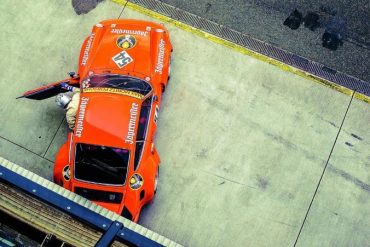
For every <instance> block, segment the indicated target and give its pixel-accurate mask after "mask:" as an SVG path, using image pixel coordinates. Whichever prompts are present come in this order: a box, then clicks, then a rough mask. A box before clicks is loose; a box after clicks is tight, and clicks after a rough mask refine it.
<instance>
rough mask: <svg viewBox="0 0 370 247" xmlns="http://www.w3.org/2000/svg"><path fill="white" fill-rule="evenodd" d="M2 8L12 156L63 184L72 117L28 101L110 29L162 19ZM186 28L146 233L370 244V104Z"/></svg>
mask: <svg viewBox="0 0 370 247" xmlns="http://www.w3.org/2000/svg"><path fill="white" fill-rule="evenodd" d="M1 8H3V9H2V12H3V13H4V15H2V16H1V17H0V23H2V26H1V31H2V33H3V34H5V35H2V36H1V37H0V41H1V43H2V44H3V46H2V47H1V49H0V54H2V56H3V59H2V60H1V61H0V68H1V70H2V71H3V72H4V73H3V76H2V79H1V83H0V95H1V97H0V113H1V116H2V118H1V119H0V155H1V156H3V157H4V158H6V159H8V160H10V161H13V162H15V163H17V164H19V165H22V166H24V167H26V168H27V169H30V170H32V171H33V172H36V173H38V174H40V175H42V176H44V177H46V178H48V179H51V175H52V165H53V159H54V155H55V153H56V151H57V150H58V148H59V147H60V145H61V144H62V143H63V142H64V141H65V137H66V132H67V126H66V123H65V121H64V115H63V112H62V111H60V110H58V108H57V107H56V105H55V103H54V99H49V100H46V101H42V102H35V101H28V100H24V99H23V100H15V97H17V96H19V95H20V94H21V93H22V92H23V91H25V90H28V89H31V88H34V87H36V86H39V85H40V84H41V82H42V81H46V82H52V81H55V80H59V79H62V78H64V77H65V76H66V73H65V72H67V71H71V70H73V69H74V68H76V65H77V58H78V54H79V52H80V51H79V48H80V46H81V43H82V41H83V39H84V38H85V37H86V36H87V35H88V34H89V32H90V30H91V27H92V26H93V25H94V24H96V23H98V22H99V21H100V20H102V19H108V18H116V17H118V16H120V15H121V17H122V18H139V19H150V17H148V16H146V15H143V14H140V13H138V12H137V11H136V10H135V9H134V8H127V9H126V10H125V11H123V12H122V6H119V5H117V4H114V3H112V2H110V1H104V2H102V3H101V4H99V5H98V6H97V7H96V8H95V9H94V10H92V11H90V12H89V13H87V14H85V15H76V13H75V11H74V9H73V8H72V6H71V5H66V4H65V3H61V2H58V1H54V2H50V1H46V0H44V1H41V0H40V1H38V2H32V3H31V2H29V1H23V2H14V1H10V0H9V1H5V2H4V3H3V4H2V6H1ZM9 23H13V25H8V24H9ZM174 24H175V23H172V24H170V23H165V25H166V26H167V27H168V28H169V30H170V34H171V38H172V42H173V46H174V59H173V67H172V72H173V74H172V79H171V80H172V81H171V84H170V85H169V87H168V89H167V90H166V95H165V96H164V101H163V104H162V106H161V110H160V116H159V126H158V134H157V139H156V146H157V149H158V152H159V154H160V156H161V159H162V163H161V174H160V181H159V191H158V193H157V196H156V199H155V201H154V203H153V204H151V205H149V206H148V207H146V208H145V210H144V211H143V214H142V216H141V219H140V223H141V224H143V225H144V226H146V227H148V228H150V229H152V230H154V231H156V232H159V233H160V234H163V235H165V236H167V237H169V238H171V239H173V240H174V241H176V242H179V243H181V244H183V245H186V246H230V245H233V246H293V245H297V246H368V245H369V244H370V238H369V234H368V229H369V226H370V218H369V217H370V208H369V203H370V185H369V184H370V175H369V172H368V169H369V167H370V158H369V157H370V151H369V150H370V142H369V140H370V134H369V131H368V129H369V128H368V123H369V122H370V113H369V108H370V105H369V104H367V103H365V102H363V101H360V100H357V99H356V98H354V97H352V96H353V92H352V94H350V96H348V95H345V94H342V93H340V92H338V91H335V90H332V89H330V88H327V87H324V86H323V85H321V84H318V83H316V82H315V81H312V80H308V79H306V78H302V77H300V76H298V75H295V74H292V73H289V72H286V71H283V70H281V69H279V68H278V67H275V66H273V65H270V64H267V63H265V62H263V61H259V60H257V59H255V58H253V57H249V56H246V55H244V54H241V53H238V52H235V51H233V50H230V49H228V48H226V47H224V46H222V45H219V44H216V43H213V42H211V41H209V40H207V39H204V38H200V37H198V36H195V35H194V34H192V33H189V32H186V31H183V30H181V29H179V28H177V27H176V25H174ZM25 37H26V39H25ZM25 40H26V41H27V42H26V45H25ZM185 41H191V42H185ZM209 61H212V65H209ZM205 65H207V66H205ZM230 65H232V66H230Z"/></svg>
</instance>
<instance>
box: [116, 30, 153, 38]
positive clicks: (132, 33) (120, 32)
mask: <svg viewBox="0 0 370 247" xmlns="http://www.w3.org/2000/svg"><path fill="white" fill-rule="evenodd" d="M110 32H111V33H115V34H131V35H140V36H144V37H145V36H147V35H148V33H149V32H148V31H141V30H128V29H119V28H112V30H111V31H110Z"/></svg>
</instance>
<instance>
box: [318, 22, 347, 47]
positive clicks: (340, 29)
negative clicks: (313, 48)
mask: <svg viewBox="0 0 370 247" xmlns="http://www.w3.org/2000/svg"><path fill="white" fill-rule="evenodd" d="M345 32H346V21H345V20H344V19H343V18H341V17H339V16H333V17H332V18H330V19H329V21H328V22H327V24H326V28H325V32H324V35H323V36H322V46H323V47H325V48H328V49H330V50H334V51H335V50H337V49H338V47H339V46H340V45H343V36H344V35H345Z"/></svg>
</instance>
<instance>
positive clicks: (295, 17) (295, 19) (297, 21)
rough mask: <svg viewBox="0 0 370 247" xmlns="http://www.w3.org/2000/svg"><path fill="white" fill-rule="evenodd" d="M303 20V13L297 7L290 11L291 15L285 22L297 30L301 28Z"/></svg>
mask: <svg viewBox="0 0 370 247" xmlns="http://www.w3.org/2000/svg"><path fill="white" fill-rule="evenodd" d="M302 22H303V15H302V14H301V13H300V12H299V11H298V10H296V9H295V10H294V11H293V12H292V13H290V15H289V16H288V18H286V20H285V21H284V23H283V24H284V25H285V26H288V27H289V28H291V29H293V30H296V29H298V28H299V26H300V25H301V23H302Z"/></svg>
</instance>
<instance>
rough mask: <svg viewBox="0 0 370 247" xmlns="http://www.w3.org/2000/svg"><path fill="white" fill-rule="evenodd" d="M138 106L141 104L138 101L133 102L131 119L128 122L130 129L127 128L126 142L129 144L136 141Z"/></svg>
mask: <svg viewBox="0 0 370 247" xmlns="http://www.w3.org/2000/svg"><path fill="white" fill-rule="evenodd" d="M138 108H139V105H138V104H137V103H132V105H131V109H130V121H129V123H128V130H127V135H126V138H125V143H129V144H133V143H134V137H135V126H136V119H137V111H138Z"/></svg>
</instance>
